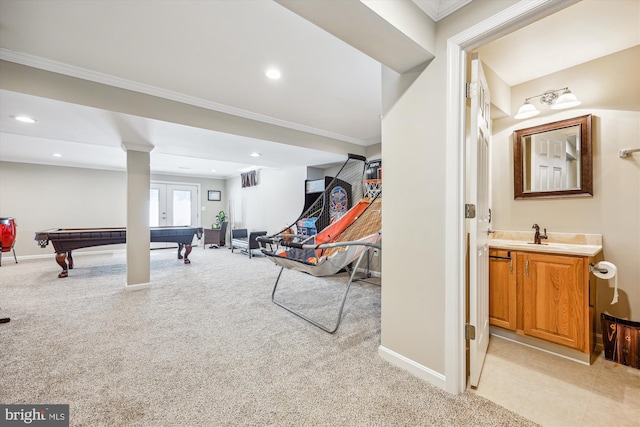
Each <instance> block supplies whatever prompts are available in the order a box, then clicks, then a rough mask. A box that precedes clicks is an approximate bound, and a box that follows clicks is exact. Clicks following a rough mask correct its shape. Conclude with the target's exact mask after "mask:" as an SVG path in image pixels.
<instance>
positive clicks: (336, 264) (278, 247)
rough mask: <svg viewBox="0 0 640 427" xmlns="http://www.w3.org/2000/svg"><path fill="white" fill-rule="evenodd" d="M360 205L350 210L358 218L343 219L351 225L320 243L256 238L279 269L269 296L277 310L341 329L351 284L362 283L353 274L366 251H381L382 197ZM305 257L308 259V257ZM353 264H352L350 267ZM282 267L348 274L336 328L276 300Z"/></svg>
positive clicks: (321, 273)
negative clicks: (263, 244) (269, 246)
mask: <svg viewBox="0 0 640 427" xmlns="http://www.w3.org/2000/svg"><path fill="white" fill-rule="evenodd" d="M361 203H364V205H366V206H364V209H362V207H363V205H362V204H361ZM361 203H359V204H357V205H356V206H355V207H354V208H352V210H353V209H358V210H360V212H359V214H358V215H353V216H350V215H349V213H347V215H345V216H344V218H345V219H348V221H350V222H349V223H348V224H347V225H346V226H345V227H343V230H341V231H340V232H339V233H338V234H337V235H336V236H335V237H332V238H326V237H327V233H325V236H319V237H320V242H318V241H317V240H316V239H314V238H313V237H311V238H308V239H307V240H305V241H302V242H295V241H289V239H290V238H291V235H289V234H281V235H278V236H272V237H271V238H259V240H261V241H263V242H265V243H267V244H269V245H271V249H270V250H266V249H263V250H262V251H263V253H264V254H265V255H266V256H267V257H269V259H271V261H273V262H274V263H275V264H277V265H279V266H280V267H281V269H280V272H279V273H278V277H277V278H276V282H275V284H274V287H273V291H272V293H271V300H272V301H273V302H274V303H275V304H277V305H279V306H280V307H282V308H284V309H286V310H288V311H290V312H291V313H293V314H295V315H297V316H299V317H300V318H302V319H304V320H306V321H308V322H309V323H311V324H313V325H315V326H317V327H319V328H320V329H322V330H324V331H326V332H329V333H334V332H335V331H337V330H338V327H339V326H340V322H341V320H342V312H343V309H344V304H345V302H346V299H347V295H348V293H349V289H350V287H351V284H352V283H353V282H354V281H356V280H362V279H356V277H355V275H356V272H357V270H358V268H359V267H360V265H361V263H362V261H363V259H364V258H365V256H366V255H367V253H368V249H370V248H375V249H378V250H380V249H381V246H380V245H379V244H378V242H379V240H380V238H381V236H382V233H381V223H382V221H381V219H382V197H381V196H378V197H376V198H375V199H373V200H370V199H369V200H365V199H363V201H361ZM350 212H351V211H350ZM342 225H344V224H342ZM327 230H329V231H330V227H327ZM274 247H275V250H274ZM290 254H293V255H294V256H295V257H294V256H292V255H290ZM307 255H309V256H308V257H307ZM354 261H355V264H353V263H354ZM352 264H353V265H352ZM285 268H286V269H288V270H296V271H300V272H304V273H308V274H310V275H313V276H316V277H322V276H330V275H335V274H337V273H339V272H340V271H343V270H346V271H347V273H348V275H349V278H348V281H347V283H346V285H345V289H344V292H343V294H342V299H341V301H340V304H339V308H338V314H337V319H336V321H335V325H331V326H327V325H323V324H321V323H320V322H318V321H317V320H314V319H311V318H310V317H309V316H307V315H306V314H304V313H302V312H300V311H298V310H295V309H293V308H291V307H290V306H288V305H286V304H284V303H283V302H282V301H279V300H277V299H276V291H277V289H278V284H279V283H280V279H281V277H282V272H283V271H284V269H285Z"/></svg>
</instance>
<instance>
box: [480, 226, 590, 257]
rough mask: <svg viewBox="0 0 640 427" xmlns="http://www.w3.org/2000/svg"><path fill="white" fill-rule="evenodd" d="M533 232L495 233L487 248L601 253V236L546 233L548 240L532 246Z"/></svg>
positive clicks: (580, 254)
mask: <svg viewBox="0 0 640 427" xmlns="http://www.w3.org/2000/svg"><path fill="white" fill-rule="evenodd" d="M534 233H535V232H534V231H533V230H531V231H496V232H495V233H493V234H492V236H491V237H490V239H489V247H490V248H496V249H508V250H515V251H528V252H543V253H553V254H560V255H579V256H595V255H597V254H599V253H600V251H602V235H601V234H578V233H550V232H549V233H547V236H548V239H544V240H542V244H539V245H537V244H534V243H533V236H534Z"/></svg>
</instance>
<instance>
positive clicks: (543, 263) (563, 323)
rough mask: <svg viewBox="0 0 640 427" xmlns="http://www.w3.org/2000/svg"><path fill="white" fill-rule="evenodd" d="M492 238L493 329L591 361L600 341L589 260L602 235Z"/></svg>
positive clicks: (509, 233) (521, 234) (507, 234)
mask: <svg viewBox="0 0 640 427" xmlns="http://www.w3.org/2000/svg"><path fill="white" fill-rule="evenodd" d="M492 237H493V238H491V239H490V240H489V248H490V249H489V322H490V325H491V326H492V328H491V332H492V333H493V334H495V335H500V336H503V337H505V338H509V339H512V340H515V341H519V342H522V343H524V344H528V345H532V346H535V347H539V348H543V349H545V350H547V351H551V352H554V353H559V354H562V355H563V356H566V357H570V358H573V359H576V360H579V361H582V362H585V363H589V362H590V355H591V352H592V350H593V345H594V342H595V341H594V338H593V334H594V315H595V292H593V291H592V290H591V289H590V286H589V285H590V281H589V274H590V273H589V264H590V263H592V262H594V260H593V258H594V257H595V256H596V255H597V254H598V253H600V251H601V250H602V236H601V235H597V234H569V233H548V239H547V240H546V241H545V242H544V243H543V244H534V243H533V239H532V233H531V232H512V231H496V232H495V233H494V234H493V236H492Z"/></svg>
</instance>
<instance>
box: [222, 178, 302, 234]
mask: <svg viewBox="0 0 640 427" xmlns="http://www.w3.org/2000/svg"><path fill="white" fill-rule="evenodd" d="M305 179H307V168H306V167H303V166H300V167H292V168H287V169H261V170H260V171H259V172H258V185H256V186H254V187H246V188H242V187H241V183H240V177H235V178H230V179H228V180H227V187H226V188H227V192H228V194H229V200H231V204H232V207H233V211H234V212H233V213H232V215H233V217H232V220H233V223H234V224H233V226H234V227H235V228H247V229H249V230H250V231H251V230H254V231H255V230H260V231H266V232H267V233H268V234H273V233H276V232H278V231H280V230H282V229H283V228H285V227H286V226H288V225H290V224H291V223H292V222H293V221H295V220H296V219H297V218H298V216H299V215H300V214H301V213H302V208H303V207H304V181H305Z"/></svg>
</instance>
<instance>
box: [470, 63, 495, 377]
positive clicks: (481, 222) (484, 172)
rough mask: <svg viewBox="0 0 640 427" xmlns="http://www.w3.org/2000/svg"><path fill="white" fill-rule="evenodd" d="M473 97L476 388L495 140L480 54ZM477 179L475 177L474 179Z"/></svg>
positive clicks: (483, 338)
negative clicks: (492, 141)
mask: <svg viewBox="0 0 640 427" xmlns="http://www.w3.org/2000/svg"><path fill="white" fill-rule="evenodd" d="M471 81H472V83H475V88H476V90H475V96H472V97H471V127H470V138H469V145H470V147H469V173H470V177H471V180H470V184H469V186H470V191H469V197H470V201H469V203H471V204H473V205H475V207H476V215H475V218H472V219H471V220H470V223H469V234H470V237H469V245H470V246H469V323H470V325H471V326H472V327H475V338H473V339H471V340H470V341H469V356H470V367H469V372H470V374H469V383H470V384H471V385H472V386H474V387H476V386H477V385H478V383H479V382H480V373H481V372H482V366H483V364H484V359H485V356H486V354H487V347H488V346H489V244H488V241H489V221H490V216H489V215H490V214H489V207H490V186H489V182H490V176H489V159H490V157H489V146H490V142H491V113H490V111H491V110H490V96H489V89H488V86H487V82H486V79H485V77H484V73H483V70H482V65H481V63H480V60H479V59H478V56H477V55H474V56H473V58H472V61H471ZM474 178H475V180H474Z"/></svg>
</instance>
